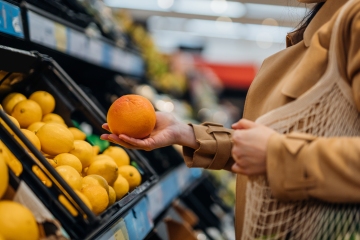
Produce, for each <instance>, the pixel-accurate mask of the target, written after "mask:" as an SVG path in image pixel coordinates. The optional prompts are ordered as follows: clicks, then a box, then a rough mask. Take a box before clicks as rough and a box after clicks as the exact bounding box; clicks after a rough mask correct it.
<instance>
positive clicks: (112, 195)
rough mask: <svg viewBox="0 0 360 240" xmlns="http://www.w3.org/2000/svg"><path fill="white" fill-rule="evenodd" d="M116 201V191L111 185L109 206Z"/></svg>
mask: <svg viewBox="0 0 360 240" xmlns="http://www.w3.org/2000/svg"><path fill="white" fill-rule="evenodd" d="M115 201H116V192H115V190H114V188H113V187H112V186H109V206H111V205H113V204H114V203H115Z"/></svg>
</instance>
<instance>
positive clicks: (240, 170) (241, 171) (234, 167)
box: [231, 163, 247, 175]
mask: <svg viewBox="0 0 360 240" xmlns="http://www.w3.org/2000/svg"><path fill="white" fill-rule="evenodd" d="M231 171H232V172H234V173H238V174H243V175H247V171H246V169H244V168H242V167H240V166H239V165H238V164H236V163H234V164H233V165H232V166H231Z"/></svg>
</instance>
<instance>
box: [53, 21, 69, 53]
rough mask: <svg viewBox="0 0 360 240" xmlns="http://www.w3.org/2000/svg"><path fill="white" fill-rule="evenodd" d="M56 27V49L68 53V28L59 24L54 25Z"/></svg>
mask: <svg viewBox="0 0 360 240" xmlns="http://www.w3.org/2000/svg"><path fill="white" fill-rule="evenodd" d="M54 25H55V40H56V49H57V50H59V51H61V52H66V49H67V37H66V27H65V26H64V25H61V24H59V23H54Z"/></svg>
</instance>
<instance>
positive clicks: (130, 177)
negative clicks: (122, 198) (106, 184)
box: [115, 165, 141, 191]
mask: <svg viewBox="0 0 360 240" xmlns="http://www.w3.org/2000/svg"><path fill="white" fill-rule="evenodd" d="M118 172H119V174H121V175H122V176H123V177H124V178H125V179H126V180H127V181H128V182H129V187H130V190H133V189H135V188H136V187H137V186H139V185H140V184H141V175H140V173H139V171H138V170H137V169H136V168H135V167H134V166H131V165H126V166H121V167H119V169H118ZM115 191H116V189H115Z"/></svg>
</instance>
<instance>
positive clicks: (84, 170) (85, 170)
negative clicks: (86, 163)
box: [81, 167, 89, 177]
mask: <svg viewBox="0 0 360 240" xmlns="http://www.w3.org/2000/svg"><path fill="white" fill-rule="evenodd" d="M88 169H89V167H86V168H83V170H82V172H81V175H82V176H83V177H85V176H86V173H87V170H88Z"/></svg>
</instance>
